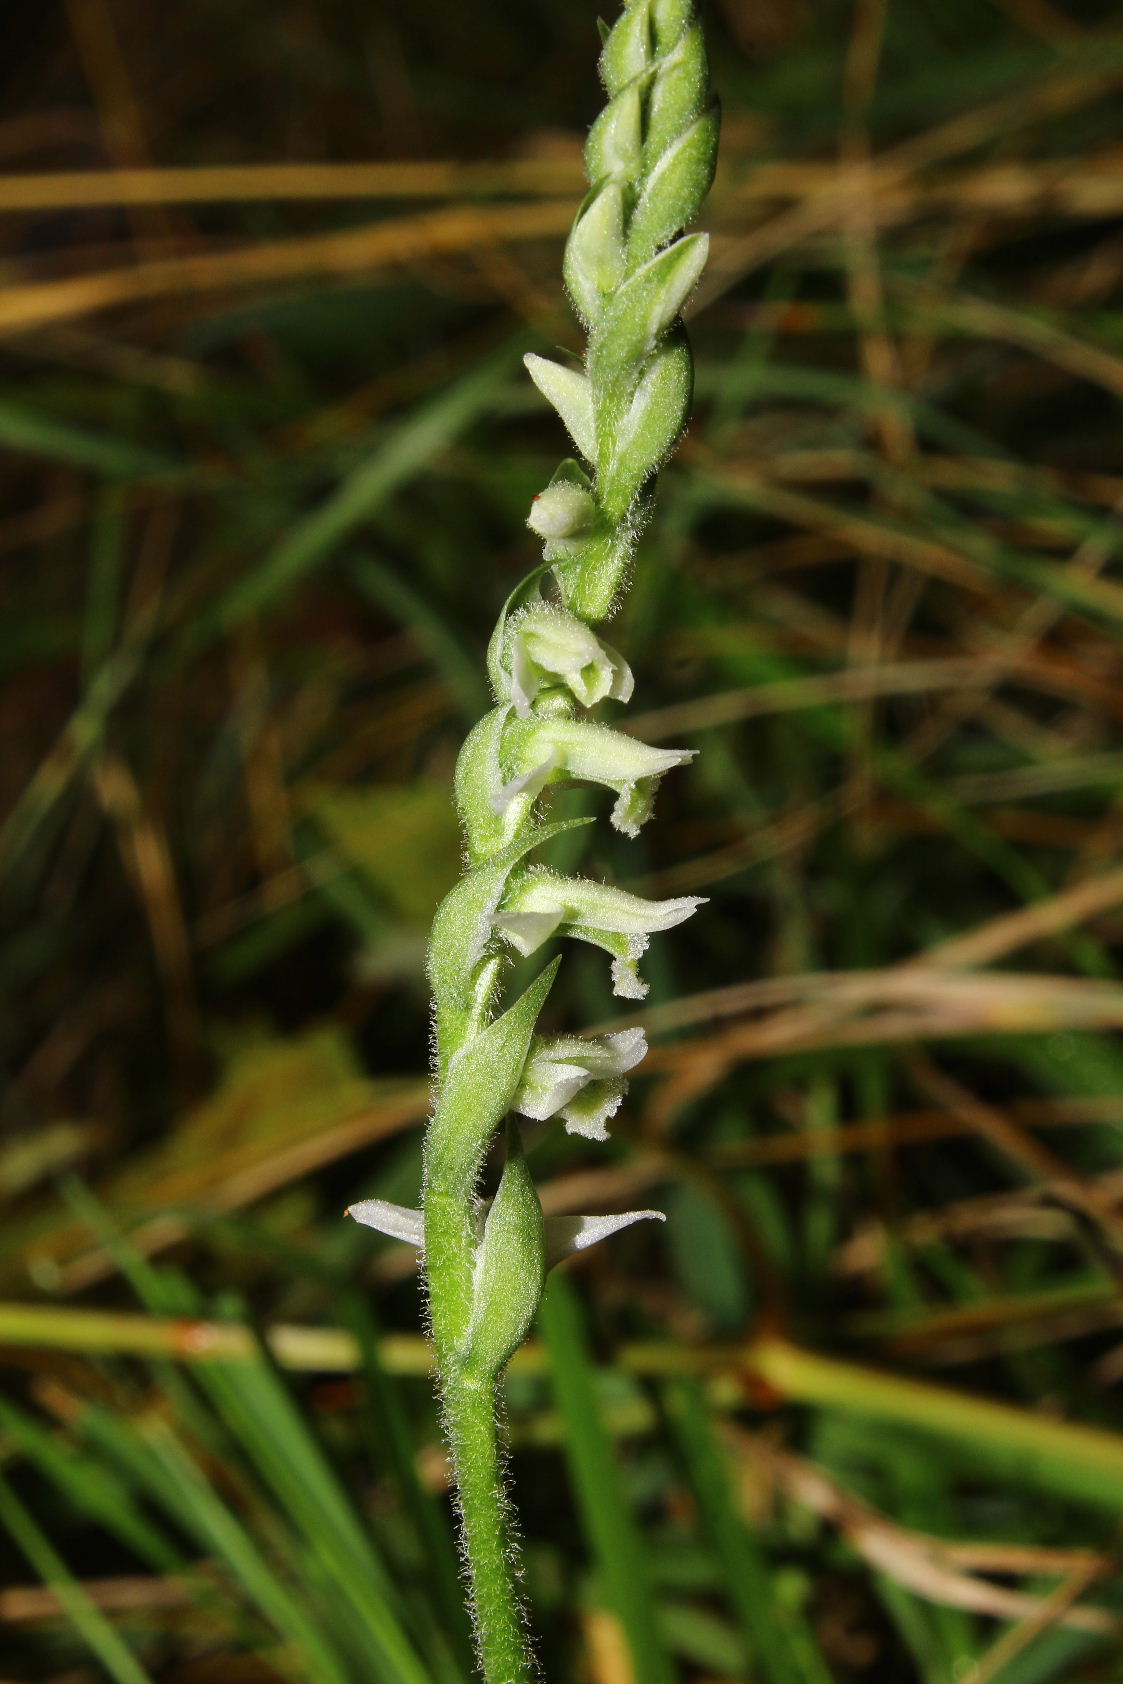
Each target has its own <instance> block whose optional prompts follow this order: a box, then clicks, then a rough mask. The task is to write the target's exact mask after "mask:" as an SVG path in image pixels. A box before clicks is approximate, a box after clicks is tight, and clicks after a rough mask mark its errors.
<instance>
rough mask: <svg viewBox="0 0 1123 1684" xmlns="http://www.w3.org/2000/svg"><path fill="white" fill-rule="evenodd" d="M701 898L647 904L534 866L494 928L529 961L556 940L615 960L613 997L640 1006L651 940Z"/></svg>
mask: <svg viewBox="0 0 1123 1684" xmlns="http://www.w3.org/2000/svg"><path fill="white" fill-rule="evenodd" d="M704 904H705V897H704V896H702V895H680V896H678V897H677V898H676V899H674V900H644V899H643V898H642V896H640V895H632V894H629V893H628V891H627V890H626V889H617V888H615V887H614V886H613V885H612V884H610V883H595V882H594V881H593V880H592V878H588V877H563V876H562V875H561V874H560V873H559V872H556V871H550V870H549V869H548V868H547V867H546V866H538V865H536V866H531V867H530V868H529V869H528V870H527V871H525V872H523V873H522V875H521V876H520V877H519V878H518V880H517V881H516V882H515V883H514V884H513V885H512V887H511V889H510V891H509V893H508V894H507V897H506V900H505V902H504V905H503V908H502V910H501V911H500V912H497V913H496V914H495V919H494V923H495V927H496V929H498V930H499V932H500V933H501V934H502V935H503V936H504V937H505V938H506V939H507V940H508V941H509V942H510V943H511V945H512V946H513V947H515V948H517V949H518V951H519V952H520V953H522V954H523V955H529V954H531V953H533V952H535V950H536V949H537V948H539V947H541V946H542V943H543V942H544V941H548V940H549V939H550V937H551V936H553V935H568V936H573V937H575V938H576V939H577V940H578V941H587V942H591V943H592V945H593V946H594V947H601V948H603V949H604V950H605V952H606V953H609V954H611V955H612V960H613V964H612V989H613V993H615V994H617V995H619V996H620V997H621V998H623V999H625V1000H642V999H643V997H644V995H645V994H646V993H647V985H646V984H645V983H644V982H642V981H641V980H640V977H639V975H638V974H637V971H636V964H637V961H638V960H639V959H640V958H641V957H642V955H643V954H644V953H645V952H646V950H647V945H648V941H649V938H650V937H651V936H652V935H654V934H655V933H656V932H657V931H659V930H670V929H673V928H674V926H675V925H676V924H681V923H682V922H683V921H684V919H687V918H689V917H690V915H691V913H692V912H694V911H695V909H696V908H697V907H699V906H702V905H704Z"/></svg>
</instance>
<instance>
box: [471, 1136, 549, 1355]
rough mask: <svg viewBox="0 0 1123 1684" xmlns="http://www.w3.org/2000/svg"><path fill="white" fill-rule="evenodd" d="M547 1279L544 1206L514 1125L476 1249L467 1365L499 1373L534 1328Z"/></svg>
mask: <svg viewBox="0 0 1123 1684" xmlns="http://www.w3.org/2000/svg"><path fill="white" fill-rule="evenodd" d="M545 1282H546V1236H545V1231H544V1228H543V1223H542V1206H541V1204H540V1203H539V1199H538V1194H537V1192H536V1191H535V1187H534V1181H533V1179H532V1177H531V1174H530V1171H529V1169H528V1168H527V1165H526V1159H525V1158H524V1157H523V1153H522V1146H521V1143H520V1141H519V1133H518V1130H517V1129H516V1128H509V1129H508V1131H507V1162H506V1163H505V1164H504V1166H503V1174H502V1177H501V1178H500V1182H499V1189H498V1191H497V1193H496V1195H495V1198H494V1199H493V1200H492V1204H491V1209H490V1210H489V1211H488V1213H487V1219H486V1221H485V1222H484V1231H483V1238H482V1240H481V1241H480V1243H479V1247H478V1249H477V1251H476V1265H475V1273H474V1276H473V1281H472V1318H471V1321H470V1322H469V1324H468V1332H467V1334H466V1336H465V1340H464V1351H463V1355H462V1357H461V1361H462V1362H463V1364H464V1366H465V1368H467V1369H469V1370H472V1371H477V1372H481V1373H483V1374H488V1375H494V1374H498V1373H499V1371H500V1369H502V1368H503V1367H504V1366H505V1364H506V1363H507V1362H508V1360H509V1359H510V1358H511V1357H512V1356H513V1355H514V1353H515V1351H517V1350H518V1348H519V1346H520V1345H521V1344H522V1342H523V1340H524V1339H525V1338H526V1336H527V1333H528V1332H529V1331H530V1324H531V1322H532V1321H533V1320H534V1317H535V1314H536V1312H537V1310H538V1305H539V1302H540V1301H541V1298H542V1288H543V1286H544V1285H545Z"/></svg>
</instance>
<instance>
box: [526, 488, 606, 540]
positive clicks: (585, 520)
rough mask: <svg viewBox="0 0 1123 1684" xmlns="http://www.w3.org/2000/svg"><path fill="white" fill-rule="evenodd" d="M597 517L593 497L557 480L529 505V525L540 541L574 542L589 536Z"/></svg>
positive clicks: (527, 521) (527, 519)
mask: <svg viewBox="0 0 1123 1684" xmlns="http://www.w3.org/2000/svg"><path fill="white" fill-rule="evenodd" d="M596 516H597V505H596V503H595V502H594V500H593V498H592V496H591V495H590V493H589V492H588V491H586V490H584V488H583V487H582V486H580V485H574V484H573V483H572V481H570V480H564V479H560V480H555V481H554V483H553V484H552V485H548V486H547V487H546V489H545V491H540V492H539V493H538V495H537V497H535V499H534V501H533V502H532V503H531V505H530V513H529V514H528V515H527V517H526V524H527V525H528V526H529V527H530V530H531V531H532V532H537V534H538V536H539V537H540V538H553V539H558V538H575V537H577V535H578V534H579V533H581V532H587V531H588V530H589V528H590V526H592V524H593V522H594V520H595V519H596Z"/></svg>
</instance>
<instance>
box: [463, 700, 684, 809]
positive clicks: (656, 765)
mask: <svg viewBox="0 0 1123 1684" xmlns="http://www.w3.org/2000/svg"><path fill="white" fill-rule="evenodd" d="M513 723H514V722H512V724H513ZM504 747H505V748H506V749H508V752H509V751H510V749H512V748H513V750H514V755H513V760H514V767H513V769H514V776H513V777H512V778H511V779H510V781H509V782H508V783H506V784H504V785H503V787H502V788H501V789H500V790H498V791H497V793H496V794H495V796H494V797H493V801H492V805H493V806H494V808H495V811H496V812H497V813H503V812H505V811H506V809H507V808H508V807H509V806H510V804H511V802H512V801H513V800H514V799H515V797H516V795H521V794H523V793H524V792H526V791H530V792H532V793H534V794H537V793H538V791H539V790H540V789H541V788H542V787H543V786H544V785H545V784H546V783H548V782H549V781H550V780H551V779H553V778H556V777H558V776H560V775H563V774H564V775H568V776H569V777H571V778H581V779H584V780H586V781H588V782H589V783H597V784H603V785H604V786H605V787H606V788H607V789H614V790H615V791H616V795H617V801H616V805H615V807H614V808H613V809H612V823H613V825H614V826H615V827H616V829H617V830H619V831H623V833H624V835H625V836H637V835H638V834H639V829H640V826H641V825H642V824H643V823H644V822H645V821H646V820H647V819H648V818H649V817H650V815H651V808H652V805H653V803H654V800H655V791H656V789H657V788H658V786H659V779H660V778H661V777H662V776H663V774H664V773H665V772H669V771H670V770H671V767H672V766H684V765H685V764H686V763H687V761H689V760H693V759H694V756H695V754H696V753H697V752H698V751H697V750H696V749H692V748H652V747H651V746H650V745H649V744H648V743H641V742H639V741H638V740H637V739H636V738H635V737H629V736H628V735H627V734H626V733H625V732H624V731H614V730H612V729H611V727H610V726H608V725H595V724H593V723H591V722H590V721H588V720H583V719H540V720H536V721H535V722H534V723H533V724H532V725H526V726H524V727H522V728H521V729H518V730H515V729H509V730H508V732H507V733H506V735H505V738H504Z"/></svg>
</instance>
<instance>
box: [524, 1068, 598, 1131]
mask: <svg viewBox="0 0 1123 1684" xmlns="http://www.w3.org/2000/svg"><path fill="white" fill-rule="evenodd" d="M588 1080H589V1072H588V1071H587V1070H586V1069H585V1066H584V1065H583V1064H561V1063H557V1064H555V1063H554V1062H553V1060H551V1059H544V1058H543V1059H539V1060H537V1061H534V1060H532V1061H531V1062H530V1063H529V1064H528V1065H527V1067H526V1069H525V1071H524V1072H523V1080H522V1086H521V1088H520V1089H519V1091H518V1093H517V1094H516V1095H515V1099H514V1107H515V1110H516V1111H517V1112H518V1113H519V1115H520V1116H522V1117H533V1118H534V1120H535V1122H539V1123H544V1122H545V1121H546V1118H547V1117H553V1116H554V1115H555V1114H556V1113H557V1112H558V1111H560V1110H561V1108H562V1106H563V1105H568V1104H569V1102H570V1100H571V1099H572V1098H573V1097H574V1095H575V1094H578V1093H580V1092H581V1089H582V1088H583V1087H584V1086H585V1085H586V1083H587V1082H588Z"/></svg>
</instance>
